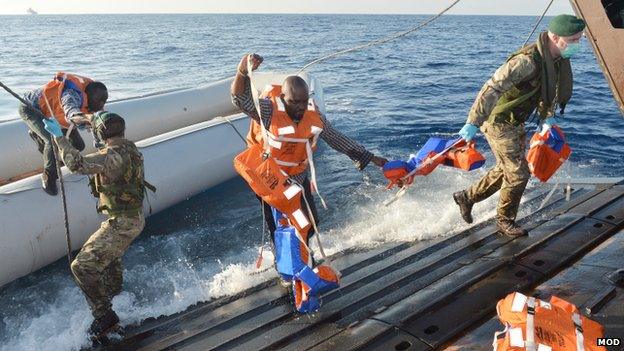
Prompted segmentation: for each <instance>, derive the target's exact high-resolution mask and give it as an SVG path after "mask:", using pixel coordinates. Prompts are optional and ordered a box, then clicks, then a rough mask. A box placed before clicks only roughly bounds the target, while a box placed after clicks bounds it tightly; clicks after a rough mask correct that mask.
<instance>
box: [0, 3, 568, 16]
mask: <svg viewBox="0 0 624 351" xmlns="http://www.w3.org/2000/svg"><path fill="white" fill-rule="evenodd" d="M451 2H452V1H451V0H386V1H379V0H313V1H308V0H299V1H297V0H268V1H258V0H253V1H252V0H175V1H171V0H151V1H148V0H145V1H142V0H105V1H96V0H19V1H16V0H0V14H24V13H26V9H27V8H29V7H32V8H33V9H35V10H36V11H38V12H39V13H41V14H83V13H366V14H388V13H391V14H401V13H405V14H419V13H434V12H437V11H439V10H440V9H442V8H444V7H446V6H447V5H448V4H450V3H451ZM548 2H549V0H461V1H460V3H459V4H458V5H457V6H455V8H453V10H451V11H450V12H449V14H484V15H538V14H539V13H541V11H542V10H543V9H544V8H545V7H546V5H547V4H548ZM559 13H572V8H571V6H570V4H569V1H568V0H555V2H554V4H553V6H552V7H551V9H550V11H549V15H552V14H559Z"/></svg>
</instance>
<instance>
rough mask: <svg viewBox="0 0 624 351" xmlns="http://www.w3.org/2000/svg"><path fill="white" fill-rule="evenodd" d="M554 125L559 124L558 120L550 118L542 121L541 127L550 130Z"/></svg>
mask: <svg viewBox="0 0 624 351" xmlns="http://www.w3.org/2000/svg"><path fill="white" fill-rule="evenodd" d="M555 124H559V120H557V119H556V118H555V117H550V118H546V119H545V120H544V123H543V126H544V128H552V126H553V125H555Z"/></svg>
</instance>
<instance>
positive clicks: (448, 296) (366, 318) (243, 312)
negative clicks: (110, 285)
mask: <svg viewBox="0 0 624 351" xmlns="http://www.w3.org/2000/svg"><path fill="white" fill-rule="evenodd" d="M573 188H574V190H573V191H572V193H571V200H570V201H568V202H566V201H564V200H565V195H564V194H563V193H562V192H560V193H556V194H555V195H554V196H553V197H552V198H551V199H550V201H549V203H548V205H546V206H545V207H544V208H543V209H542V210H541V211H539V212H536V213H532V214H531V215H529V216H527V217H525V218H523V219H522V220H521V221H520V222H521V223H522V224H523V225H524V226H526V227H527V228H529V229H530V234H529V236H528V237H520V238H515V239H511V238H508V237H505V236H502V235H500V234H498V233H497V232H496V229H495V227H494V225H493V224H491V223H485V224H483V225H479V226H475V227H473V228H471V229H469V230H467V231H464V232H461V233H459V234H456V235H454V236H451V237H445V238H440V239H436V240H429V241H421V242H413V243H400V244H398V243H397V244H392V245H386V246H384V247H380V248H376V249H374V250H369V251H363V252H362V251H360V252H358V251H349V252H344V253H341V254H340V255H338V256H336V257H335V260H334V262H335V264H336V266H337V267H338V269H340V270H341V272H342V274H343V277H342V281H341V287H340V289H338V290H335V291H332V292H330V293H328V294H326V295H324V296H323V306H322V308H321V310H320V311H319V312H317V313H315V314H311V315H300V314H297V313H295V312H294V311H293V307H292V303H291V301H290V296H289V295H288V294H287V292H286V291H285V290H283V288H282V287H281V286H279V284H277V282H276V281H270V282H266V283H264V284H261V285H259V286H256V287H253V288H251V289H248V290H247V291H244V292H242V293H240V294H238V295H236V296H231V297H227V298H222V299H216V300H214V301H210V302H206V303H202V304H198V305H195V306H192V307H190V308H189V309H188V310H187V311H184V312H181V313H178V314H175V315H172V316H168V317H162V318H158V319H150V320H147V321H145V322H144V323H143V324H142V325H141V326H137V327H132V328H129V330H128V333H127V334H126V338H125V340H124V341H122V342H121V343H117V344H115V345H111V346H110V347H109V349H115V350H254V351H255V350H297V351H301V350H433V349H441V348H443V347H445V346H448V345H449V344H450V343H451V342H453V341H454V340H457V338H459V337H462V336H463V335H464V337H466V336H465V335H466V332H467V331H468V330H470V329H472V328H474V327H475V326H478V325H480V324H482V323H483V322H487V321H488V320H489V319H491V318H492V316H493V315H494V312H495V311H494V310H495V306H496V302H497V301H498V300H499V299H501V298H503V297H504V296H506V295H507V294H508V293H509V292H512V291H516V290H518V291H525V292H527V291H531V289H532V288H534V287H536V286H538V285H540V284H541V283H542V282H545V281H547V280H548V279H550V278H551V277H553V276H555V275H556V274H557V273H558V272H560V271H561V270H562V269H564V268H566V267H569V266H570V264H572V263H573V262H575V261H577V260H578V259H579V258H581V257H583V256H584V255H585V254H587V253H588V252H589V251H591V250H592V249H593V248H595V247H596V246H597V245H599V244H600V243H602V242H604V241H605V240H608V239H609V238H610V237H612V236H613V235H614V234H616V233H617V232H619V231H620V230H621V229H622V228H624V185H622V184H615V183H613V182H612V183H602V184H587V183H586V184H573ZM546 190H550V189H541V190H540V189H538V190H535V191H533V192H532V193H531V194H529V195H528V196H529V200H528V202H532V203H534V204H539V203H540V202H541V201H542V199H543V198H544V196H545V192H546ZM623 236H624V235H620V236H619V237H623ZM621 253H622V251H620V255H619V257H617V255H616V256H614V257H615V258H614V259H613V260H614V261H615V262H612V263H611V264H612V265H617V264H619V265H620V267H624V255H622V254H621ZM618 260H619V262H618ZM590 271H591V270H590ZM597 272H598V270H597ZM600 274H601V273H600ZM616 293H617V292H616ZM619 294H620V295H619V296H620V298H621V294H622V291H621V290H620V291H619ZM562 297H564V296H562ZM490 323H491V322H490ZM486 324H487V323H486ZM616 328H617V327H616ZM489 345H491V339H488V341H487V344H486V345H484V346H485V348H488V347H489ZM462 349H463V348H462Z"/></svg>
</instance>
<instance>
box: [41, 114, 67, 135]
mask: <svg viewBox="0 0 624 351" xmlns="http://www.w3.org/2000/svg"><path fill="white" fill-rule="evenodd" d="M43 124H44V126H45V130H47V131H48V133H50V134H52V135H53V136H55V137H57V138H60V137H62V136H63V132H62V131H61V125H60V124H59V122H58V121H57V120H56V119H54V118H52V119H48V118H44V119H43Z"/></svg>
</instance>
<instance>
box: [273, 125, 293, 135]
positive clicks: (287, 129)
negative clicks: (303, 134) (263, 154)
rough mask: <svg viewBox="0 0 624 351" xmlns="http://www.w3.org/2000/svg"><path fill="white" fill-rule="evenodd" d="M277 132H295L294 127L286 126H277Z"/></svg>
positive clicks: (284, 133)
mask: <svg viewBox="0 0 624 351" xmlns="http://www.w3.org/2000/svg"><path fill="white" fill-rule="evenodd" d="M277 134H279V135H286V134H295V127H293V126H287V127H282V128H278V129H277Z"/></svg>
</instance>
